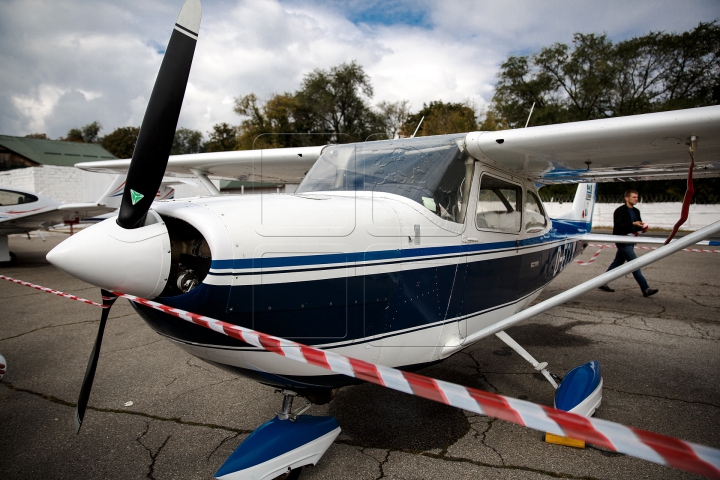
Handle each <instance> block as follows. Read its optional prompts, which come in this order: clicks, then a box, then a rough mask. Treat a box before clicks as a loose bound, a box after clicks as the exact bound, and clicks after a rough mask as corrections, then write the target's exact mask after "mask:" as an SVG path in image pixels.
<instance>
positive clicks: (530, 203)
mask: <svg viewBox="0 0 720 480" xmlns="http://www.w3.org/2000/svg"><path fill="white" fill-rule="evenodd" d="M546 226H547V218H546V217H545V212H544V210H543V207H542V202H540V199H539V198H538V197H537V195H535V194H534V193H533V192H530V191H528V192H527V197H526V200H525V231H526V232H528V233H533V232H541V231H543V230H544V229H545V227H546Z"/></svg>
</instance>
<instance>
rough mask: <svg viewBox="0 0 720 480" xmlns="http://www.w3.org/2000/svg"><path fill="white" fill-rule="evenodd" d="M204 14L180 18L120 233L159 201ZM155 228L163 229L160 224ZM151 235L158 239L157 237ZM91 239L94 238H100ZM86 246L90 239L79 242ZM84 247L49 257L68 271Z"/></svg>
mask: <svg viewBox="0 0 720 480" xmlns="http://www.w3.org/2000/svg"><path fill="white" fill-rule="evenodd" d="M201 14H202V10H201V6H200V0H186V1H185V3H184V4H183V6H182V9H181V10H180V14H179V15H178V18H177V22H176V23H175V28H174V30H173V32H172V35H171V36H170V42H168V46H167V49H166V50H165V56H164V58H163V61H162V64H161V65H160V71H159V72H158V75H157V78H156V80H155V86H154V87H153V90H152V94H151V95H150V101H149V102H148V106H147V109H146V110H145V116H144V118H143V121H142V125H141V126H140V135H139V136H138V140H137V143H136V145H135V150H134V151H133V156H132V160H131V161H130V168H129V170H128V174H127V178H126V181H125V190H124V192H123V197H122V202H121V204H120V212H119V214H118V218H117V226H116V227H115V228H116V229H117V228H118V227H120V230H122V229H125V230H124V231H128V230H132V229H137V228H139V227H142V226H143V224H144V222H145V217H146V216H147V214H148V211H149V210H150V206H151V205H152V202H153V200H154V199H155V193H156V192H157V191H158V189H159V188H160V185H161V183H162V179H163V175H164V174H165V168H166V167H167V162H168V157H169V156H170V149H171V148H172V143H173V138H174V136H175V129H176V128H177V122H178V118H179V117H180V108H181V107H182V102H183V97H184V96H185V88H186V86H187V81H188V77H189V76H190V67H191V65H192V59H193V54H194V53H195V45H196V44H197V37H198V31H199V30H200V17H201ZM153 227H157V225H154V226H153ZM150 228H152V227H150ZM163 228H164V227H163ZM96 230H97V229H96ZM138 232H140V231H138ZM143 232H144V230H143ZM165 233H167V232H165ZM96 234H97V232H96ZM114 235H115V237H114V238H117V237H118V235H117V234H114ZM150 236H151V237H152V236H154V234H152V235H150ZM88 238H90V239H91V238H95V237H88ZM97 238H101V237H97ZM157 238H159V237H157ZM135 240H136V242H134V243H131V245H136V247H135V250H136V254H137V255H138V256H140V257H142V256H143V252H141V250H139V249H138V248H141V247H142V246H141V245H140V243H142V242H139V241H137V240H143V239H142V238H140V237H138V238H136V239H135ZM83 241H85V240H81V241H79V242H83ZM146 243H147V242H146ZM153 245H154V244H153ZM153 245H150V246H149V247H147V246H146V248H149V250H150V251H153V252H154V251H157V250H156V249H155V248H154V247H153ZM81 246H83V245H82V243H80V244H78V245H75V244H73V245H69V244H68V245H66V246H65V247H64V249H62V248H61V249H58V248H57V247H56V249H54V251H55V253H54V254H53V252H50V253H49V254H48V259H49V260H51V262H53V263H54V264H57V263H59V264H61V265H63V266H66V267H67V265H65V264H72V263H75V262H74V260H76V259H77V256H76V255H77V253H78V247H81ZM87 246H88V247H91V248H88V250H87V251H86V253H90V252H89V251H90V250H93V251H95V250H97V248H101V249H102V248H103V246H102V245H100V246H98V245H93V246H91V245H87ZM168 246H169V245H168ZM163 250H166V249H163ZM95 253H97V252H95ZM145 253H146V252H145ZM91 256H92V255H91ZM161 264H162V262H161ZM86 267H87V266H85V265H81V266H80V268H81V269H85V268H86ZM168 268H169V267H168ZM89 271H90V276H91V277H94V276H95V275H93V274H94V269H93V268H90V270H89ZM101 292H102V298H103V311H102V314H101V317H100V325H99V326H98V331H97V337H96V338H95V345H94V346H93V350H92V353H91V354H90V359H89V360H88V365H87V369H86V370H85V378H84V379H83V384H82V387H81V388H80V395H79V397H78V402H77V408H76V410H75V433H79V432H80V427H81V426H82V422H83V418H84V417H85V410H86V409H87V404H88V399H89V398H90V390H91V389H92V384H93V380H94V378H95V370H96V369H97V364H98V358H99V357H100V346H101V344H102V338H103V333H104V332H105V324H106V323H107V319H108V315H109V314H110V307H112V305H113V304H114V303H115V300H117V297H116V296H115V295H113V294H112V292H110V291H109V290H105V289H102V290H101Z"/></svg>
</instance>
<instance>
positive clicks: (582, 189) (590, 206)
mask: <svg viewBox="0 0 720 480" xmlns="http://www.w3.org/2000/svg"><path fill="white" fill-rule="evenodd" d="M596 197H597V183H579V184H578V187H577V190H576V191H575V199H574V200H573V206H572V210H570V211H569V212H566V213H564V214H562V215H560V216H558V217H557V218H558V219H559V220H573V221H575V222H583V223H585V224H586V231H588V232H589V231H590V228H591V227H592V216H593V210H594V209H595V198H596Z"/></svg>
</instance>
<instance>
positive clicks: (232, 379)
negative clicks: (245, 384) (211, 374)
mask: <svg viewBox="0 0 720 480" xmlns="http://www.w3.org/2000/svg"><path fill="white" fill-rule="evenodd" d="M236 380H237V378H228V379H225V380H220V381H219V382H215V383H208V384H207V385H200V386H198V387H197V388H193V389H191V390H186V391H184V392H180V393H179V394H177V395H175V397H174V399H175V400H177V399H178V398H180V397H183V396H185V395H188V394H190V393H193V392H197V391H198V390H202V389H204V388H210V387H214V386H215V385H220V384H221V383H226V382H234V381H236Z"/></svg>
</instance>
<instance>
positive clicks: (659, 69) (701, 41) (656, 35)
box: [491, 21, 720, 128]
mask: <svg viewBox="0 0 720 480" xmlns="http://www.w3.org/2000/svg"><path fill="white" fill-rule="evenodd" d="M718 78H720V25H718V23H717V21H713V22H710V23H700V24H699V25H698V26H697V27H696V28H695V29H693V30H690V31H687V32H682V33H679V34H674V33H661V32H650V33H648V34H647V35H644V36H641V37H636V38H631V39H629V40H625V41H622V42H618V43H616V44H613V43H612V41H610V40H609V39H608V38H607V37H606V36H605V35H596V34H581V33H577V34H575V36H574V40H573V45H572V47H570V46H568V45H565V44H561V43H556V44H554V45H551V46H549V47H543V48H541V49H540V51H539V52H538V53H536V54H534V55H530V56H522V57H518V56H511V57H510V58H508V59H507V61H506V62H505V63H503V64H502V66H501V69H500V72H499V74H498V84H497V88H496V92H495V95H494V97H493V100H492V109H491V112H492V113H493V115H494V117H495V118H501V119H507V123H508V124H509V126H510V127H511V128H517V127H522V126H524V125H525V121H526V120H527V116H528V113H529V111H530V106H531V105H532V103H533V102H535V111H534V113H533V116H532V119H531V121H530V124H531V125H548V124H553V123H562V122H573V121H580V120H591V119H597V118H606V117H614V116H623V115H635V114H640V113H649V112H654V111H665V110H675V109H681V108H691V107H700V106H705V105H713V104H717V103H720V81H718Z"/></svg>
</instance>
